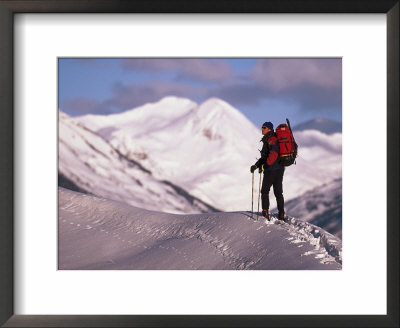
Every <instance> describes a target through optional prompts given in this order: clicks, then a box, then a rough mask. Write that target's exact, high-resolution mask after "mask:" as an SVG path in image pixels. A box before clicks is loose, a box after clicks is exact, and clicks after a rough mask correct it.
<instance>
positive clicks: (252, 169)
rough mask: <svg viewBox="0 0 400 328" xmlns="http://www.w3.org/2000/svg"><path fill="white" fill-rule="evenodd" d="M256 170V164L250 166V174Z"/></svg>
mask: <svg viewBox="0 0 400 328" xmlns="http://www.w3.org/2000/svg"><path fill="white" fill-rule="evenodd" d="M256 169H257V165H256V164H254V165H252V166H250V172H251V173H253V172H254V171H255V170H256Z"/></svg>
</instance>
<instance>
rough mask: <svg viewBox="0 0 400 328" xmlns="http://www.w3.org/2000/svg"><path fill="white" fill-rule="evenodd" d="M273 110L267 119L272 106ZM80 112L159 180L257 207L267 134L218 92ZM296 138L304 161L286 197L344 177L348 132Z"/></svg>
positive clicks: (220, 203) (214, 201) (222, 202)
mask: <svg viewBox="0 0 400 328" xmlns="http://www.w3.org/2000/svg"><path fill="white" fill-rule="evenodd" d="M265 116H266V119H267V117H268V112H266V113H265ZM76 119H77V120H79V122H81V123H82V124H83V125H85V126H87V127H88V128H89V129H91V130H93V131H95V132H96V133H98V134H99V135H101V136H102V137H103V138H105V140H107V141H108V142H109V143H110V144H111V145H112V147H114V148H115V149H116V150H117V151H118V152H119V153H120V154H122V155H123V156H125V157H126V158H128V159H130V160H133V161H135V162H137V163H140V165H141V166H142V167H143V168H145V169H146V170H149V171H151V172H152V174H153V175H154V177H156V178H157V179H159V180H168V181H172V182H173V183H174V184H176V185H178V186H180V187H181V188H183V189H185V190H187V191H188V192H189V193H190V194H192V195H194V196H196V197H198V198H199V199H202V200H203V201H204V202H206V203H208V204H211V205H212V206H214V207H216V208H219V209H222V210H225V211H236V210H244V209H250V207H251V174H250V171H249V167H250V165H252V164H254V162H255V161H256V158H258V157H259V151H258V150H259V149H261V147H262V145H261V143H260V139H261V136H262V135H261V131H260V129H259V128H257V127H255V126H254V125H253V124H252V123H251V122H250V121H249V120H248V119H247V118H246V117H245V116H244V115H243V114H241V113H240V111H238V110H237V109H235V108H234V107H232V106H231V105H229V104H228V103H226V102H225V101H222V100H220V99H217V98H211V99H208V100H207V101H205V102H204V103H202V104H196V103H194V102H193V101H191V100H188V99H185V98H177V97H166V98H163V99H161V100H160V101H159V102H157V103H151V104H146V105H144V106H141V107H138V108H134V109H132V110H128V111H126V112H123V113H119V114H113V115H107V116H105V115H86V116H82V117H77V118H76ZM275 123H276V125H277V124H279V123H281V122H275ZM295 138H296V142H297V143H298V145H299V156H298V159H297V165H293V166H291V167H289V168H287V169H286V172H285V178H284V195H285V199H286V200H290V199H293V198H295V197H298V196H299V195H301V194H303V193H304V192H306V191H308V190H311V189H312V188H314V187H317V186H320V185H321V184H323V183H327V182H329V181H332V180H333V179H335V178H339V177H341V160H342V154H341V142H342V140H341V134H340V133H335V134H331V135H328V134H325V133H322V132H320V131H317V130H305V131H298V132H297V133H295ZM257 175H258V173H256V181H258V176H257ZM255 185H256V186H255V191H254V192H255V199H256V195H257V193H258V190H256V189H258V187H257V183H256V184H255ZM273 205H274V197H273V195H272V192H271V206H273Z"/></svg>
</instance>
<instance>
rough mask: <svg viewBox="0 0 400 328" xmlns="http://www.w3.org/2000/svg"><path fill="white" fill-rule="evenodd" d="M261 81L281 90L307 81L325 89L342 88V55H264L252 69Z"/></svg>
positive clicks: (307, 83) (252, 76)
mask: <svg viewBox="0 0 400 328" xmlns="http://www.w3.org/2000/svg"><path fill="white" fill-rule="evenodd" d="M251 78H252V79H253V81H254V82H255V83H257V84H260V85H263V86H265V87H266V88H268V89H270V90H272V91H274V92H280V91H283V90H287V89H293V88H296V87H299V86H303V85H304V84H306V85H310V86H315V87H319V88H321V89H335V88H341V85H342V64H341V60H340V59H330V58H329V59H328V58H327V59H323V58H318V59H312V58H304V59H287V58H285V59H260V60H258V61H257V63H256V65H255V66H254V68H253V71H252V72H251Z"/></svg>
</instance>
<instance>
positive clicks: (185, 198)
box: [58, 111, 216, 213]
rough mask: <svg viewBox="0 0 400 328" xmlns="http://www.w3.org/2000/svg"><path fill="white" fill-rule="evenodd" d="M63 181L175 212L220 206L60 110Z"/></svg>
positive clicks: (72, 186) (116, 198)
mask: <svg viewBox="0 0 400 328" xmlns="http://www.w3.org/2000/svg"><path fill="white" fill-rule="evenodd" d="M58 155H59V167H58V170H59V184H60V185H61V186H64V187H67V188H69V189H73V190H76V191H83V192H87V193H91V194H95V195H98V196H102V197H106V198H110V199H114V200H119V201H121V202H124V203H127V204H130V205H134V206H141V207H143V208H150V209H157V210H159V211H166V212H172V213H201V212H210V211H215V210H216V209H215V208H213V207H212V206H209V205H208V204H206V203H204V202H203V201H201V200H200V199H198V198H196V197H194V196H193V195H190V194H189V193H188V192H186V191H185V190H184V189H182V188H180V187H179V186H176V185H175V184H173V183H171V182H169V181H166V180H162V181H161V180H158V179H156V178H154V177H153V176H152V174H151V172H150V171H149V170H146V169H145V168H144V167H143V166H142V165H140V164H139V163H137V162H136V161H134V160H132V159H128V158H126V157H125V156H124V155H123V154H121V153H119V152H118V150H116V149H115V148H113V147H112V146H111V145H110V144H109V143H108V142H107V141H105V140H104V139H103V138H101V137H100V136H98V135H97V134H95V133H93V132H92V131H90V130H88V129H87V128H86V127H85V126H83V125H82V124H80V123H79V122H77V121H76V120H75V119H74V118H71V117H69V116H68V115H66V114H64V113H63V112H61V111H60V112H59V151H58Z"/></svg>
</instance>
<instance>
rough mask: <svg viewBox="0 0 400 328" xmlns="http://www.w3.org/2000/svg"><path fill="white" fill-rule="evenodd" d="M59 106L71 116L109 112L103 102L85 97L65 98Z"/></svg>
mask: <svg viewBox="0 0 400 328" xmlns="http://www.w3.org/2000/svg"><path fill="white" fill-rule="evenodd" d="M59 107H61V109H62V110H63V111H64V112H66V113H68V114H69V115H71V116H77V115H85V114H90V113H96V114H107V113H108V110H107V108H103V107H102V104H101V103H99V102H97V101H95V100H92V99H88V98H85V97H79V98H75V99H67V100H64V101H63V102H62V104H60V106H59Z"/></svg>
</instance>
